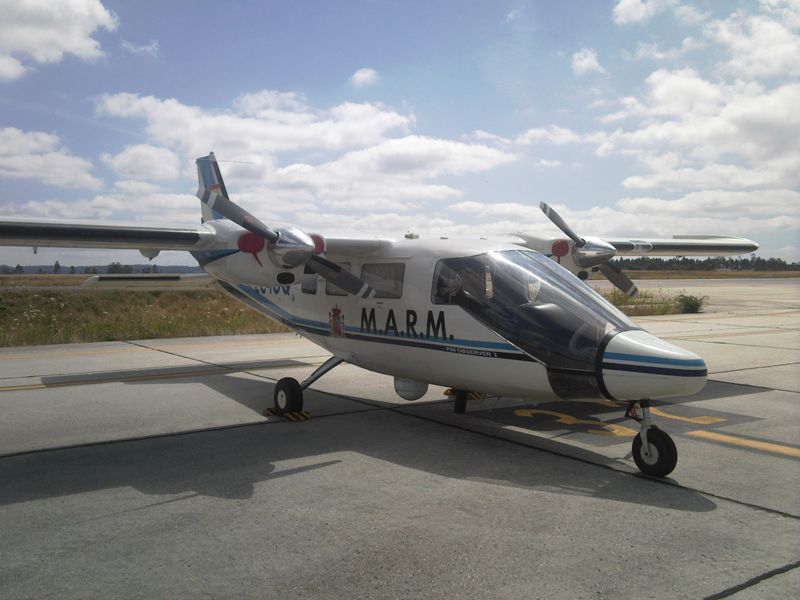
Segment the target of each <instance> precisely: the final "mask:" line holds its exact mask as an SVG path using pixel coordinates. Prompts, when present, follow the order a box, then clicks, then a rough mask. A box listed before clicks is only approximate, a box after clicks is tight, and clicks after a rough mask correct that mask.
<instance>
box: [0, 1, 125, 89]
mask: <svg viewBox="0 0 800 600" xmlns="http://www.w3.org/2000/svg"><path fill="white" fill-rule="evenodd" d="M0 14H2V15H3V18H2V19H0V79H6V80H9V79H16V78H18V77H20V76H21V75H23V74H24V73H25V71H27V70H28V67H27V66H26V64H25V63H26V62H34V63H38V64H45V63H57V62H60V61H61V59H62V58H63V57H64V55H65V54H72V55H74V56H77V57H78V58H81V59H83V60H93V59H96V58H99V57H101V56H103V51H102V50H101V49H100V44H99V42H98V41H97V40H95V39H94V38H93V37H92V35H93V34H94V33H95V31H97V30H98V29H106V30H107V31H113V30H115V29H116V28H117V25H118V21H117V17H116V15H115V14H114V13H113V12H112V11H110V10H108V9H106V8H105V7H104V6H103V5H102V4H101V3H100V1H99V0H65V1H62V2H55V3H54V2H47V1H45V0H28V1H26V2H19V1H18V0H0Z"/></svg>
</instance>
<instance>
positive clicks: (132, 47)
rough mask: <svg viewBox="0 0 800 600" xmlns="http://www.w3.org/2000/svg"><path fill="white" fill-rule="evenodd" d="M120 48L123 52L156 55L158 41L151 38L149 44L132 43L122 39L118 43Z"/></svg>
mask: <svg viewBox="0 0 800 600" xmlns="http://www.w3.org/2000/svg"><path fill="white" fill-rule="evenodd" d="M120 46H121V47H122V49H123V50H124V51H125V52H129V53H130V54H138V55H140V56H152V57H156V56H158V51H159V47H158V42H157V41H156V40H152V41H151V42H150V43H149V44H140V45H137V44H133V43H131V42H129V41H127V40H122V43H121V44H120Z"/></svg>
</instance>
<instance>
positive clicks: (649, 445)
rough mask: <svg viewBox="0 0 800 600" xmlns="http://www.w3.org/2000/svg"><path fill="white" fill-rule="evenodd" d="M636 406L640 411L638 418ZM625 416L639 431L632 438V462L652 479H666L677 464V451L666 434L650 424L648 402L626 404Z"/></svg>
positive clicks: (640, 401)
mask: <svg viewBox="0 0 800 600" xmlns="http://www.w3.org/2000/svg"><path fill="white" fill-rule="evenodd" d="M637 405H638V406H639V408H641V409H642V414H641V416H639V414H638V410H637ZM625 416H626V417H628V418H629V419H633V420H634V421H636V422H637V423H639V425H640V427H641V429H640V431H639V433H638V434H636V437H635V438H633V447H632V452H633V461H634V462H635V463H636V466H637V467H639V470H640V471H641V472H642V473H644V474H645V475H650V476H652V477H666V476H667V475H669V474H670V473H672V471H673V469H675V465H677V464H678V449H677V448H676V447H675V442H673V441H672V438H671V437H669V435H667V434H666V433H664V432H663V431H661V430H660V429H659V428H658V427H656V426H655V425H653V424H652V420H651V419H650V402H649V401H648V400H639V401H633V402H629V403H628V409H627V410H626V411H625Z"/></svg>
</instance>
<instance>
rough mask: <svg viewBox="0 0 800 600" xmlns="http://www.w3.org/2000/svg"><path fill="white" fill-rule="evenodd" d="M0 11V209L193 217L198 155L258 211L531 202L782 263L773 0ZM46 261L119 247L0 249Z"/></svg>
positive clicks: (782, 130)
mask: <svg viewBox="0 0 800 600" xmlns="http://www.w3.org/2000/svg"><path fill="white" fill-rule="evenodd" d="M54 6H57V8H54ZM0 8H2V10H3V14H4V16H7V18H4V21H3V22H2V23H0V215H3V216H13V217H36V218H56V219H60V218H72V219H80V220H104V221H109V220H112V221H116V220H123V221H131V220H135V221H142V222H149V223H173V222H174V223H195V222H197V221H198V220H199V215H200V210H199V203H198V200H197V199H196V198H194V196H193V194H194V190H195V188H196V179H195V174H194V173H195V171H194V158H196V157H197V156H200V155H202V154H205V153H206V152H207V151H209V150H214V151H215V152H216V154H217V157H218V159H219V160H220V161H221V166H222V169H223V175H224V176H225V180H226V183H227V187H228V190H229V192H230V194H231V196H232V199H233V200H234V201H237V202H239V203H241V204H242V205H244V206H245V207H246V208H248V209H249V210H251V211H252V212H254V213H255V214H257V215H258V216H260V217H261V218H262V220H265V221H266V222H268V223H272V224H276V225H277V224H281V223H294V224H297V225H300V226H302V227H304V228H305V229H307V230H309V231H319V232H322V233H325V232H333V231H344V230H349V231H353V230H358V231H364V232H370V233H386V234H393V233H403V232H405V231H408V230H413V231H416V232H419V233H421V234H423V235H424V234H426V233H436V234H439V233H441V232H445V231H446V232H448V233H450V234H453V235H456V234H463V235H470V234H492V233H505V232H511V231H525V232H529V233H534V234H542V235H552V236H555V235H558V232H557V230H555V229H554V227H553V226H552V225H551V224H550V223H549V222H548V221H547V220H546V219H545V217H544V215H543V214H542V213H541V212H540V211H539V210H538V208H537V206H538V203H539V201H546V202H548V203H551V204H554V205H555V206H556V207H558V209H559V212H561V214H562V215H563V216H564V217H565V218H567V220H568V221H569V222H570V223H571V224H572V225H573V227H574V228H575V229H576V230H577V231H579V232H580V233H581V234H583V235H597V236H605V237H669V236H671V235H673V234H732V235H742V236H746V237H749V238H752V239H755V240H756V241H758V242H759V243H761V246H762V250H761V251H760V254H761V255H762V256H781V257H783V258H786V259H790V260H798V259H800V239H799V238H800V233H799V231H800V111H798V110H797V107H798V106H800V2H798V0H762V1H751V2H703V1H696V2H692V3H689V2H682V1H679V0H649V1H641V0H621V1H618V2H617V1H594V2H556V1H553V2H548V1H536V2H519V1H507V2H479V1H475V2H467V1H461V2H456V1H428V2H388V1H385V2H379V1H361V2H344V1H343V2H322V1H319V2H301V1H298V2H230V3H211V2H181V1H178V0H173V1H171V2H136V3H132V2H116V1H109V0H102V1H101V0H64V1H62V2H59V3H57V4H55V3H52V2H44V1H39V0H37V1H33V0H26V1H24V2H22V1H19V0H17V1H12V0H0ZM223 161H231V162H228V163H226V162H223ZM56 258H57V259H59V260H60V262H61V263H62V264H73V263H74V264H87V263H93V264H98V263H104V262H108V261H110V260H122V261H126V262H141V259H140V257H139V256H138V254H136V253H130V252H106V251H103V252H99V251H94V252H92V253H90V252H87V251H67V250H45V249H42V250H41V251H40V253H39V255H38V256H34V255H33V254H32V253H31V251H30V250H29V249H27V250H26V249H9V248H3V249H0V263H11V264H16V263H21V264H35V263H41V262H51V261H52V260H55V259H56ZM190 260H191V259H189V257H187V256H186V255H181V254H175V253H164V254H162V256H161V257H159V258H158V259H157V261H158V262H162V263H176V262H178V263H187V262H190Z"/></svg>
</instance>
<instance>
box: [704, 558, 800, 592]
mask: <svg viewBox="0 0 800 600" xmlns="http://www.w3.org/2000/svg"><path fill="white" fill-rule="evenodd" d="M798 567H800V560H798V561H797V562H793V563H789V564H788V565H783V566H782V567H778V568H777V569H772V570H771V571H767V572H766V573H762V574H761V575H756V576H755V577H751V578H750V579H748V580H747V581H745V582H743V583H740V584H739V585H735V586H733V587H729V588H728V589H726V590H722V591H721V592H717V593H716V594H711V595H710V596H706V597H705V598H703V600H722V599H723V598H729V597H731V596H733V595H734V594H737V593H739V592H741V591H743V590H746V589H747V588H751V587H753V586H755V585H758V584H759V583H761V582H762V581H766V580H767V579H771V578H773V577H776V576H778V575H783V574H784V573H788V572H789V571H793V570H795V569H796V568H798Z"/></svg>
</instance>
